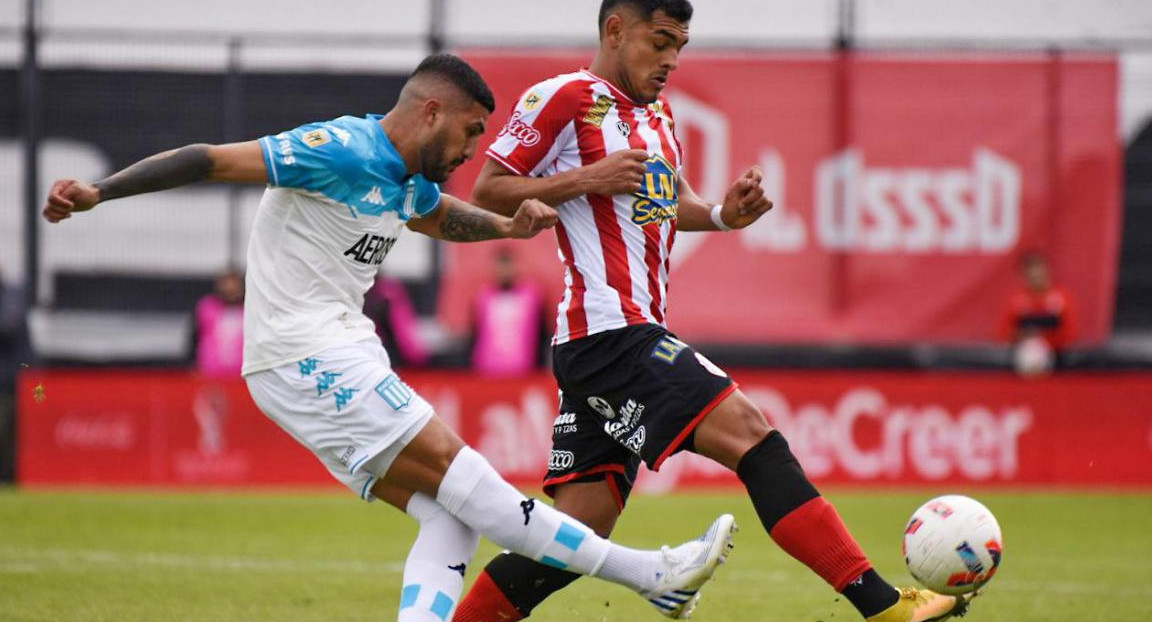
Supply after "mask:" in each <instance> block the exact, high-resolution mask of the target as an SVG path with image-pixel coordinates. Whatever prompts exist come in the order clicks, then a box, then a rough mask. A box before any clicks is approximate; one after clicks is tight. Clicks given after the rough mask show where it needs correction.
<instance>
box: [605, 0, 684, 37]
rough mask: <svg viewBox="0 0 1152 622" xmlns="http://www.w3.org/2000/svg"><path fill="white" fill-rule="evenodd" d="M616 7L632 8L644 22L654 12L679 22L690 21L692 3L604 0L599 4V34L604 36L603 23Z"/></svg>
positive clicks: (677, 0)
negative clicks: (660, 12)
mask: <svg viewBox="0 0 1152 622" xmlns="http://www.w3.org/2000/svg"><path fill="white" fill-rule="evenodd" d="M618 6H629V7H632V9H634V10H635V11H636V12H637V13H639V14H640V17H643V18H644V19H645V20H650V19H652V14H653V13H655V12H656V11H664V14H665V15H667V16H668V17H671V18H672V19H674V20H678V21H681V22H688V21H692V3H691V2H689V1H688V0H604V1H603V2H601V3H600V21H599V24H600V34H601V35H603V34H604V22H606V21H608V16H609V15H611V14H612V9H615V8H616V7H618Z"/></svg>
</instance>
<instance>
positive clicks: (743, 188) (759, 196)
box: [676, 166, 772, 231]
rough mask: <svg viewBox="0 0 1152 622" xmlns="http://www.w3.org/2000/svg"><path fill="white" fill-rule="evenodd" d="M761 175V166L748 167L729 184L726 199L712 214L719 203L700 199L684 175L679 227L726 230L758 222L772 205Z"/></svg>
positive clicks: (680, 189) (677, 223) (681, 184)
mask: <svg viewBox="0 0 1152 622" xmlns="http://www.w3.org/2000/svg"><path fill="white" fill-rule="evenodd" d="M761 178H762V175H761V173H760V169H759V168H757V167H755V166H753V167H752V168H750V169H748V171H747V172H745V173H744V174H743V175H741V176H740V179H737V180H736V181H735V182H733V183H732V186H731V187H729V188H728V193H727V194H725V195H724V203H722V204H721V206H720V209H719V211H718V212H717V213H716V214H715V216H713V213H712V210H713V209H714V208H715V207H716V206H715V205H713V204H711V203H708V202H706V201H704V199H701V198H700V197H699V196H698V195H697V194H696V192H695V191H694V190H692V186H690V185H688V180H686V179H684V178H683V177H681V178H680V187H679V195H680V205H679V207H678V214H677V220H676V228H678V229H680V230H681V231H726V230H728V229H743V228H744V227H747V226H748V225H750V224H752V223H754V222H756V221H757V220H758V219H759V218H760V217H761V216H763V215H764V214H766V213H767V212H768V210H770V209H772V201H770V200H768V198H767V197H765V196H764V188H762V187H761V186H760V180H761ZM716 219H719V220H720V221H721V224H723V226H720V224H718V223H717V222H716Z"/></svg>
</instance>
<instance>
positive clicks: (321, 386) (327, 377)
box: [316, 371, 344, 397]
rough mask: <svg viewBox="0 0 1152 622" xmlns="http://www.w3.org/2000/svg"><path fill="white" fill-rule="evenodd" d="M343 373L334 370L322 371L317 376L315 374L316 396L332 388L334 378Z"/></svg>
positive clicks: (334, 381)
mask: <svg viewBox="0 0 1152 622" xmlns="http://www.w3.org/2000/svg"><path fill="white" fill-rule="evenodd" d="M343 375H344V374H342V373H340V372H335V371H322V372H320V375H319V376H316V397H320V396H321V395H324V392H325V391H327V390H328V389H331V388H332V385H333V384H335V383H336V379H337V378H339V377H340V376H343Z"/></svg>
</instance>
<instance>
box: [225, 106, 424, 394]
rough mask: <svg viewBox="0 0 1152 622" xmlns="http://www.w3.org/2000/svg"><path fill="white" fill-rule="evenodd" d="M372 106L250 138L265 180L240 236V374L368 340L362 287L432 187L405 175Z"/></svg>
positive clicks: (372, 335)
mask: <svg viewBox="0 0 1152 622" xmlns="http://www.w3.org/2000/svg"><path fill="white" fill-rule="evenodd" d="M380 118H381V117H380V116H379V115H368V116H367V117H363V118H360V117H350V116H345V117H340V118H339V119H334V120H332V121H326V122H323V123H309V124H307V125H302V126H300V127H298V128H296V129H294V130H291V131H287V132H281V133H279V134H276V135H274V136H265V137H263V138H261V139H260V141H259V142H260V146H261V148H262V149H263V151H264V163H265V165H266V167H267V169H268V185H269V188H268V189H267V190H266V191H265V192H264V197H263V198H262V199H261V201H260V208H259V210H258V211H257V213H256V220H255V222H254V223H253V225H252V236H251V240H250V242H249V245H248V274H247V294H246V298H245V303H244V368H243V372H242V373H244V374H250V373H253V372H257V371H260V370H264V369H270V368H272V367H277V366H279V365H283V364H286V363H290V362H294V361H298V360H300V359H303V358H306V357H308V356H311V355H312V354H315V353H316V352H319V351H320V350H322V349H324V348H328V347H331V346H334V345H339V344H345V343H355V342H358V341H365V340H369V339H376V329H375V326H374V325H373V324H372V321H371V320H369V319H368V318H367V317H366V316H365V315H364V313H363V307H364V293H365V292H367V291H368V288H370V287H371V286H372V283H373V281H374V280H375V278H376V273H377V271H378V269H379V266H380V263H381V262H383V261H384V257H385V256H387V254H388V251H389V250H391V248H392V246H393V245H394V244H395V243H396V240H397V238H398V237H399V236H400V233H401V232H402V231H403V230H404V224H405V223H407V222H408V221H409V220H410V219H412V218H419V217H422V216H425V215H427V214H429V213H430V212H432V211H434V210H435V209H436V208H437V206H439V204H440V189H439V188H438V187H437V186H436V184H434V183H432V182H430V181H428V180H427V179H424V177H422V176H420V175H413V176H409V175H408V174H407V167H406V166H405V164H404V160H403V159H402V158H401V157H400V154H399V153H398V152H397V151H396V148H395V147H394V146H393V145H392V141H391V140H389V138H388V135H387V134H386V133H385V132H384V128H383V127H381V126H380V123H379V120H380Z"/></svg>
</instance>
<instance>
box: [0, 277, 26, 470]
mask: <svg viewBox="0 0 1152 622" xmlns="http://www.w3.org/2000/svg"><path fill="white" fill-rule="evenodd" d="M0 274H2V273H0ZM30 357H31V350H30V348H29V344H28V330H27V325H26V323H25V321H24V297H23V292H22V291H21V290H19V289H18V288H16V287H14V286H11V285H8V284H6V283H4V280H3V278H0V482H10V481H12V479H13V476H14V474H15V457H16V456H15V450H16V444H15V434H16V425H15V423H16V407H15V397H16V374H17V373H18V372H19V371H20V367H21V364H22V363H25V364H26V363H27V362H28V361H29V358H30Z"/></svg>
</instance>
